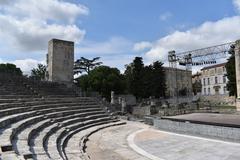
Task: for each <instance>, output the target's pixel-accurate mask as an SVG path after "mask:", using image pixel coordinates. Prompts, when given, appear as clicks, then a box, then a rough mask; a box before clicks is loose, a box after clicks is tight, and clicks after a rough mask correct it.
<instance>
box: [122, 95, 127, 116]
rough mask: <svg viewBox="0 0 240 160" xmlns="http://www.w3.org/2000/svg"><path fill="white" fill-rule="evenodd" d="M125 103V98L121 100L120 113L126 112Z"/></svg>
mask: <svg viewBox="0 0 240 160" xmlns="http://www.w3.org/2000/svg"><path fill="white" fill-rule="evenodd" d="M126 107H127V102H126V99H125V98H122V113H124V112H125V111H126Z"/></svg>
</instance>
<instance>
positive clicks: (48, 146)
mask: <svg viewBox="0 0 240 160" xmlns="http://www.w3.org/2000/svg"><path fill="white" fill-rule="evenodd" d="M109 119H111V118H110V117H104V118H99V119H90V120H86V121H82V122H78V123H75V124H71V125H68V126H65V127H60V128H57V130H56V131H55V132H54V134H51V135H50V136H49V138H48V139H47V140H45V142H44V149H45V151H46V153H47V155H48V156H50V158H53V159H59V158H61V156H60V155H59V153H58V147H59V145H61V144H60V143H61V140H62V138H64V136H65V135H67V133H68V132H69V131H71V130H73V129H76V128H80V127H82V126H84V125H88V124H93V123H96V122H99V121H104V120H109Z"/></svg>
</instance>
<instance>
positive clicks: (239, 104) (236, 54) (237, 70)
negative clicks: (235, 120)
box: [235, 40, 240, 111]
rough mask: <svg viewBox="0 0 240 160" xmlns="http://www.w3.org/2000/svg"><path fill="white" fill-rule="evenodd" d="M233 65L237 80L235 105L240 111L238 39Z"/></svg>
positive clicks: (239, 44) (239, 48)
mask: <svg viewBox="0 0 240 160" xmlns="http://www.w3.org/2000/svg"><path fill="white" fill-rule="evenodd" d="M235 65H236V82H237V99H236V107H237V110H238V111H240V40H237V41H236V45H235Z"/></svg>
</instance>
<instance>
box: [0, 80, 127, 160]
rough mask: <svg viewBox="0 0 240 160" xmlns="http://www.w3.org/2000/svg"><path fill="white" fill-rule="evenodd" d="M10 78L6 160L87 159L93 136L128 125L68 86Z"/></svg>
mask: <svg viewBox="0 0 240 160" xmlns="http://www.w3.org/2000/svg"><path fill="white" fill-rule="evenodd" d="M9 79H10V77H5V78H2V77H0V83H1V86H0V91H3V92H1V94H0V160H2V159H3V160H5V159H6V160H8V159H9V160H15V159H16V160H18V159H39V160H44V159H73V157H74V159H82V158H83V156H85V153H84V148H85V142H86V140H87V137H88V136H89V135H90V134H92V133H94V132H95V131H97V130H99V129H101V128H105V127H109V126H112V125H120V124H123V123H122V122H119V120H118V119H116V118H115V117H112V116H111V115H110V114H109V113H107V112H106V111H105V110H104V109H103V108H102V107H101V106H100V105H99V103H98V101H97V100H96V99H95V98H90V97H77V96H76V95H77V94H76V93H75V92H74V91H73V90H71V88H67V87H66V86H64V85H61V84H56V83H49V82H37V83H36V82H34V83H30V82H29V80H27V79H26V78H24V77H13V78H12V79H11V80H10V81H9ZM16 79H17V80H18V82H16ZM35 84H37V85H35ZM14 88H17V89H16V90H15V89H14ZM72 138H73V139H74V143H73V141H72ZM77 138H78V139H77ZM77 144H80V146H79V145H78V148H75V147H76V146H77Z"/></svg>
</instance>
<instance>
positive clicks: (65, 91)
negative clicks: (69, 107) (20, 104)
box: [26, 79, 77, 97]
mask: <svg viewBox="0 0 240 160" xmlns="http://www.w3.org/2000/svg"><path fill="white" fill-rule="evenodd" d="M26 84H27V86H28V87H29V88H30V89H31V90H33V91H35V92H37V93H38V94H39V95H42V96H47V97H67V96H68V97H72V96H76V95H77V94H76V92H75V91H74V90H73V89H72V88H71V87H67V86H66V85H65V84H59V83H56V82H48V81H38V80H33V79H28V80H27V81H26Z"/></svg>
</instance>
